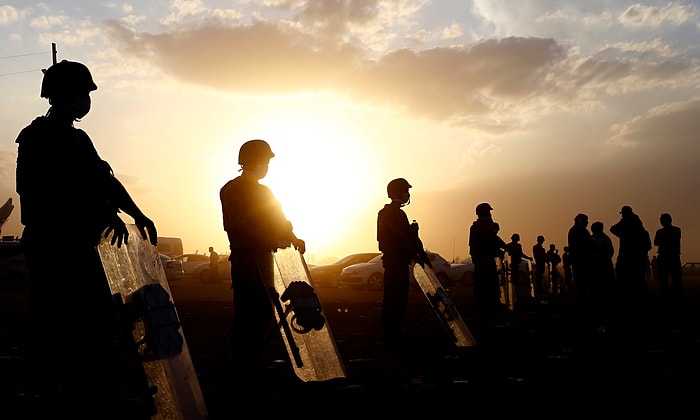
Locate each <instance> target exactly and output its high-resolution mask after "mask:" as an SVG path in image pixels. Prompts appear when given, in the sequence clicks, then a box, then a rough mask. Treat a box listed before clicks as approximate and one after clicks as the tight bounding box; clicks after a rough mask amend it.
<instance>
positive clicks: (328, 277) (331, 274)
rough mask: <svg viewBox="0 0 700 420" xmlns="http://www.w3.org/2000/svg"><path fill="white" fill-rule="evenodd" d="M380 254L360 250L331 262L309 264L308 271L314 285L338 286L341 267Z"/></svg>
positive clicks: (367, 259) (365, 260)
mask: <svg viewBox="0 0 700 420" xmlns="http://www.w3.org/2000/svg"><path fill="white" fill-rule="evenodd" d="M378 255H381V253H379V252H361V253H357V254H350V255H347V256H345V257H343V258H341V259H339V260H338V261H336V262H334V263H332V264H322V265H316V266H313V267H312V266H309V273H310V274H311V279H312V280H313V282H314V285H315V286H317V287H318V286H328V287H339V286H340V272H341V271H342V270H343V268H345V267H347V266H349V265H353V264H358V263H363V262H367V261H369V260H371V259H372V258H374V257H376V256H378Z"/></svg>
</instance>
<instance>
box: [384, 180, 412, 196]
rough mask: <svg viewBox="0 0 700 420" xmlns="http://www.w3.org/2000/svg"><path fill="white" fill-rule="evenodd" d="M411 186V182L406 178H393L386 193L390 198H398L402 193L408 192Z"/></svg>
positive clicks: (387, 186)
mask: <svg viewBox="0 0 700 420" xmlns="http://www.w3.org/2000/svg"><path fill="white" fill-rule="evenodd" d="M411 187H412V186H411V184H409V183H408V181H406V180H405V179H404V178H396V179H392V180H391V181H389V183H388V184H387V185H386V194H387V195H388V196H389V198H398V197H399V196H400V195H401V194H404V193H407V192H408V189H409V188H411Z"/></svg>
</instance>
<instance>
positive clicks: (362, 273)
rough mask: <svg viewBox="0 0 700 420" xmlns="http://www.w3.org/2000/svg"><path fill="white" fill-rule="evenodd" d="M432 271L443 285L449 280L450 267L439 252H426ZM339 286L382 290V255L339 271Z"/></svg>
mask: <svg viewBox="0 0 700 420" xmlns="http://www.w3.org/2000/svg"><path fill="white" fill-rule="evenodd" d="M428 259H429V260H430V263H431V264H432V265H433V271H434V272H435V275H436V276H437V278H438V279H439V280H440V282H441V283H442V284H443V285H446V284H447V283H449V281H450V275H451V273H452V268H451V267H450V263H448V262H447V260H445V259H444V258H443V257H442V256H440V254H436V253H434V252H428ZM412 275H413V274H412V273H411V278H413V277H412ZM340 286H341V287H354V288H359V289H370V290H382V289H383V288H384V265H383V264H382V256H381V255H377V256H376V257H374V258H372V259H371V260H369V261H368V262H366V263H359V264H353V265H349V266H347V267H345V268H344V269H343V270H342V271H341V272H340Z"/></svg>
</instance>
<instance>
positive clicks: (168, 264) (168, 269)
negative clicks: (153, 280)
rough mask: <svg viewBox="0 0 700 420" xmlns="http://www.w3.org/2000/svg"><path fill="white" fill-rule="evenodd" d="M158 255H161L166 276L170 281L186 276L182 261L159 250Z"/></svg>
mask: <svg viewBox="0 0 700 420" xmlns="http://www.w3.org/2000/svg"><path fill="white" fill-rule="evenodd" d="M158 256H159V257H160V262H161V263H162V265H163V271H165V278H167V279H168V282H171V281H175V280H180V279H184V278H185V270H184V269H183V268H182V262H181V261H179V260H176V259H175V258H171V257H169V256H167V255H165V254H163V253H162V252H159V253H158Z"/></svg>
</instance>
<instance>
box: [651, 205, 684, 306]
mask: <svg viewBox="0 0 700 420" xmlns="http://www.w3.org/2000/svg"><path fill="white" fill-rule="evenodd" d="M659 222H660V223H661V226H662V227H661V228H660V229H658V230H657V231H656V234H655V235H654V245H655V246H656V247H657V254H658V257H657V258H656V263H655V264H654V265H652V266H655V268H656V270H655V271H654V272H655V274H656V275H657V278H658V279H659V294H660V296H661V299H662V301H663V302H666V301H667V300H668V279H669V277H670V278H671V284H672V286H673V297H674V299H675V300H676V301H677V302H682V301H683V270H682V269H681V228H679V227H678V226H674V225H673V223H672V222H673V219H672V218H671V215H670V214H668V213H662V214H661V216H660V217H659Z"/></svg>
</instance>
